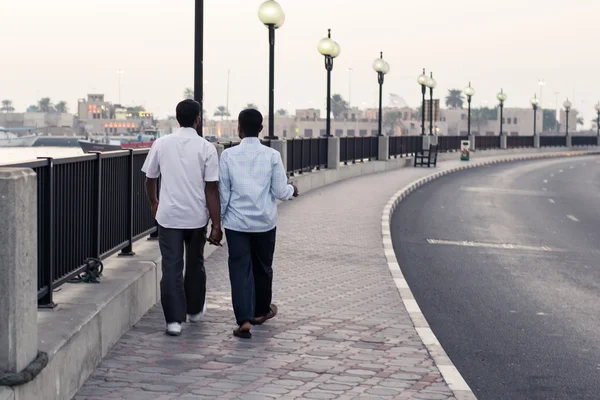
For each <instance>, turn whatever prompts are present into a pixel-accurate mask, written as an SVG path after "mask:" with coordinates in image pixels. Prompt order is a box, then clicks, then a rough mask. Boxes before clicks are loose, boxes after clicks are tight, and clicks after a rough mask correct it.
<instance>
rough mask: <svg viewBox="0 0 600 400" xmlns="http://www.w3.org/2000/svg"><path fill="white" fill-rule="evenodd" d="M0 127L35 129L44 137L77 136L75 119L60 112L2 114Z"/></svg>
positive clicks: (71, 115)
mask: <svg viewBox="0 0 600 400" xmlns="http://www.w3.org/2000/svg"><path fill="white" fill-rule="evenodd" d="M0 126H3V127H5V128H23V127H31V128H34V131H35V132H36V133H40V134H43V135H56V136H73V135H75V130H74V126H75V117H74V115H73V114H69V113H59V112H48V113H44V112H24V113H1V114H0Z"/></svg>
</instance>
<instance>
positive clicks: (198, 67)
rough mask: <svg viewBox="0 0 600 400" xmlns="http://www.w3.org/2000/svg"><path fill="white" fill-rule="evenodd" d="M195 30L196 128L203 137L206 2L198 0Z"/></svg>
mask: <svg viewBox="0 0 600 400" xmlns="http://www.w3.org/2000/svg"><path fill="white" fill-rule="evenodd" d="M194 23H195V29H194V100H196V101H197V102H198V103H200V123H199V124H198V127H197V128H196V132H198V135H199V136H202V126H203V123H204V121H203V118H204V117H203V115H202V114H203V111H202V110H204V103H203V101H204V88H203V86H202V83H203V82H204V78H203V74H204V69H203V65H204V61H203V60H204V0H196V5H195V20H194Z"/></svg>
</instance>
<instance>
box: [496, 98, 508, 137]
mask: <svg viewBox="0 0 600 400" xmlns="http://www.w3.org/2000/svg"><path fill="white" fill-rule="evenodd" d="M496 98H497V99H498V101H499V102H500V136H502V125H503V124H504V101H505V100H506V95H505V94H504V90H503V89H500V93H498V94H497V95H496Z"/></svg>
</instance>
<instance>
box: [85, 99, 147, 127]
mask: <svg viewBox="0 0 600 400" xmlns="http://www.w3.org/2000/svg"><path fill="white" fill-rule="evenodd" d="M77 112H78V119H79V123H78V131H79V133H80V134H82V135H88V134H96V135H97V134H107V135H121V136H124V135H136V134H139V133H142V132H144V130H146V129H152V128H153V127H154V125H155V121H154V115H153V114H152V113H150V112H147V111H143V110H137V109H131V108H126V107H122V106H121V105H119V104H112V103H110V102H108V101H106V100H105V99H104V95H103V94H88V95H87V99H79V101H78V103H77Z"/></svg>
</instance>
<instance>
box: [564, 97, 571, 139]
mask: <svg viewBox="0 0 600 400" xmlns="http://www.w3.org/2000/svg"><path fill="white" fill-rule="evenodd" d="M571 106H572V104H571V102H570V101H569V99H567V100H565V102H564V103H563V107H564V108H565V114H566V117H567V122H566V125H565V135H566V136H569V111H571Z"/></svg>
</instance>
